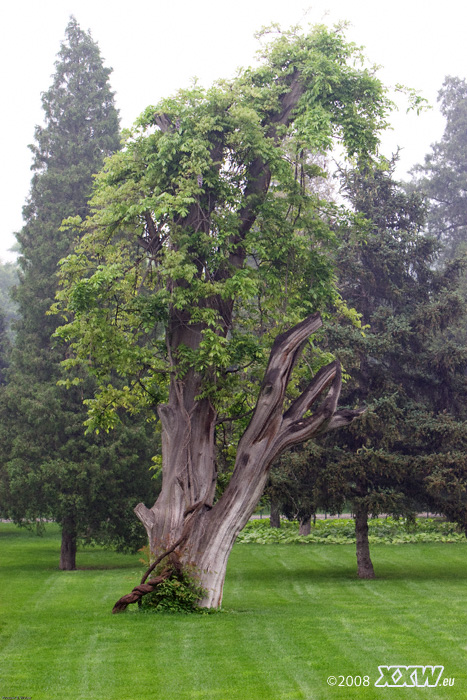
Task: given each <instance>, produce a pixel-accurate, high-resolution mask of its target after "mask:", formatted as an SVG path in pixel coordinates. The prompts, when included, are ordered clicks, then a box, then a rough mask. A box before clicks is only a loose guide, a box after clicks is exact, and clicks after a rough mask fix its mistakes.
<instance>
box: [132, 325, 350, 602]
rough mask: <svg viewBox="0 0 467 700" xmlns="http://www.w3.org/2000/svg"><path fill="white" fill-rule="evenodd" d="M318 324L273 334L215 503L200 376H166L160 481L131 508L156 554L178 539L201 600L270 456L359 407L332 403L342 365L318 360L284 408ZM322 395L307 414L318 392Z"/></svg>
mask: <svg viewBox="0 0 467 700" xmlns="http://www.w3.org/2000/svg"><path fill="white" fill-rule="evenodd" d="M320 325H321V320H320V318H319V316H317V315H315V316H311V317H309V318H308V319H305V321H303V322H302V323H300V324H298V325H297V326H295V327H294V328H292V329H291V330H290V331H288V332H287V333H284V334H283V335H281V336H278V337H277V338H276V341H275V343H274V346H273V348H272V350H271V356H270V360H269V364H268V368H267V370H266V374H265V377H264V381H263V384H262V386H261V389H260V393H259V397H258V401H257V404H256V408H255V411H254V413H253V417H252V419H251V422H250V424H249V426H248V428H247V429H246V431H245V433H244V434H243V436H242V438H241V440H240V442H239V445H238V449H237V459H236V464H235V469H234V472H233V474H232V477H231V479H230V482H229V484H228V485H227V488H226V489H225V491H224V493H223V495H222V497H221V498H220V499H219V501H218V502H217V503H216V504H215V505H213V500H214V493H215V486H216V478H217V474H216V466H215V459H214V455H215V451H214V427H215V423H216V419H217V415H216V412H215V410H214V408H213V407H212V405H211V404H210V402H209V400H208V399H197V396H199V394H200V393H201V392H200V388H201V381H200V378H199V377H197V376H196V375H195V373H194V372H188V373H187V374H186V375H185V377H184V378H183V380H177V379H176V378H172V382H171V388H170V394H169V401H168V403H167V404H166V405H164V406H161V407H159V415H160V418H161V423H162V458H163V482H162V490H161V493H160V496H159V498H158V500H157V501H156V503H155V504H154V506H153V507H152V508H151V509H148V508H146V507H145V506H144V505H143V504H139V505H138V506H137V507H136V508H135V512H136V514H137V515H138V517H139V518H140V520H141V521H142V522H143V524H144V526H145V527H146V530H147V532H148V536H149V541H150V543H151V549H152V551H153V553H154V555H155V556H156V557H157V556H160V555H161V554H162V553H163V552H164V551H167V550H168V549H169V548H171V547H173V546H174V544H175V543H177V542H178V545H177V547H176V549H175V551H174V552H173V554H172V555H171V556H175V557H176V558H177V562H178V564H179V565H180V566H181V567H182V568H188V569H191V570H193V569H194V570H195V572H196V573H197V576H198V578H199V581H200V584H201V586H202V587H203V588H204V589H205V590H206V595H205V597H204V598H203V600H202V601H201V605H203V606H205V607H215V608H216V607H219V606H220V605H221V602H222V591H223V585H224V577H225V571H226V566H227V560H228V557H229V554H230V551H231V549H232V547H233V544H234V542H235V539H236V538H237V535H238V533H239V532H240V530H241V529H242V528H243V527H244V526H245V524H246V523H247V521H248V519H249V518H250V517H251V515H252V513H253V512H254V509H255V508H256V506H257V504H258V501H259V499H260V498H261V496H262V494H263V491H264V488H265V486H266V482H267V479H268V474H269V467H270V465H271V463H272V462H273V460H274V459H275V457H277V455H278V454H280V453H281V452H282V451H283V450H285V449H286V448H287V447H289V446H291V445H293V444H297V443H299V442H303V441H304V440H308V439H310V438H311V437H313V436H314V435H317V434H319V433H321V432H326V431H327V430H330V429H333V428H337V427H340V426H343V425H347V424H348V423H350V422H351V421H352V420H353V419H354V418H355V417H357V416H358V415H360V414H361V413H362V412H363V410H362V409H359V410H357V411H346V410H344V411H337V410H336V409H337V400H338V397H339V393H340V387H341V378H340V367H339V365H338V363H336V362H334V363H332V364H330V365H328V366H327V367H323V368H322V369H321V370H320V371H319V372H318V374H317V375H316V376H315V378H314V379H313V380H312V382H311V383H310V385H309V387H308V388H307V389H306V390H305V391H304V392H303V394H302V395H301V396H299V397H298V398H297V399H296V400H295V401H294V402H293V403H292V405H291V406H290V407H289V408H288V410H287V411H285V413H283V402H284V398H285V391H286V388H287V385H288V382H289V380H290V375H291V372H292V369H293V367H294V365H295V363H296V361H297V359H298V356H299V353H300V351H301V347H302V345H303V342H304V341H305V340H306V339H307V338H308V337H309V335H310V334H311V333H313V332H314V331H315V330H316V329H317V328H319V326H320ZM326 391H327V396H326V398H325V399H324V400H323V401H322V402H321V404H320V405H318V408H316V409H315V410H314V412H313V414H312V415H311V416H308V415H307V416H306V417H304V416H305V414H307V413H308V411H309V410H310V408H311V406H312V405H313V404H316V401H317V399H318V398H319V397H320V396H321V395H322V394H323V393H324V392H326Z"/></svg>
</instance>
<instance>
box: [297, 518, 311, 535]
mask: <svg viewBox="0 0 467 700" xmlns="http://www.w3.org/2000/svg"><path fill="white" fill-rule="evenodd" d="M310 532H311V515H304V516H303V517H302V518H300V525H299V528H298V534H299V535H309V534H310Z"/></svg>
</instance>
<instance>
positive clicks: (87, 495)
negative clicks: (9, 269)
mask: <svg viewBox="0 0 467 700" xmlns="http://www.w3.org/2000/svg"><path fill="white" fill-rule="evenodd" d="M55 66H56V71H55V75H54V77H53V83H52V85H51V87H50V89H49V90H48V91H47V92H45V93H43V95H42V104H43V109H44V116H45V123H44V125H43V126H38V127H36V131H35V143H34V145H33V146H31V149H32V152H33V154H34V160H33V165H32V169H33V170H34V176H33V178H32V184H31V192H30V196H29V200H28V203H27V205H26V207H25V208H24V219H25V225H24V227H23V229H22V230H21V231H20V232H19V233H18V234H17V238H18V242H19V248H20V258H19V264H20V268H21V272H20V280H19V284H18V286H17V287H16V290H15V299H16V301H17V303H18V308H19V314H20V318H19V321H18V323H17V325H16V344H15V348H14V351H13V353H12V360H11V367H10V369H9V373H8V386H7V388H6V390H5V392H6V393H5V396H4V397H3V401H2V424H3V425H2V430H3V431H6V435H5V440H4V441H3V442H2V448H1V450H2V462H3V464H4V468H3V483H2V493H1V500H2V504H3V509H4V510H5V511H6V512H7V513H8V514H9V516H10V517H12V518H13V519H14V520H15V521H16V522H20V523H21V522H31V521H37V520H38V519H43V518H51V519H54V520H56V521H57V522H59V523H60V525H61V527H62V553H61V560H60V568H62V569H72V568H74V567H75V554H76V546H77V540H78V538H79V537H85V538H87V539H93V538H94V539H109V538H111V539H113V540H114V541H117V543H119V542H120V543H123V542H125V544H126V545H130V546H131V545H132V544H135V542H136V541H140V536H138V537H137V538H136V540H135V538H134V537H133V536H132V531H133V530H134V527H133V525H132V514H131V507H132V506H134V505H135V504H136V503H137V502H138V501H139V500H141V498H146V497H151V496H152V495H153V493H154V488H153V482H151V479H150V475H149V470H148V464H150V455H151V451H150V447H149V444H150V443H149V439H148V438H149V435H148V431H149V430H150V428H149V426H147V425H146V423H145V422H143V423H140V424H139V425H135V424H132V423H131V422H130V421H126V423H125V424H122V427H121V430H120V431H119V433H118V435H114V436H111V437H109V436H106V435H105V436H96V437H91V436H85V435H84V427H83V422H84V420H85V416H86V414H85V410H84V408H83V405H82V400H83V394H82V390H81V388H76V387H74V389H72V390H71V391H69V392H67V391H66V390H65V389H64V388H63V387H61V386H57V382H58V381H59V380H60V377H61V369H60V362H61V361H62V360H63V359H64V357H65V355H66V352H67V350H66V348H65V347H64V345H63V344H62V345H59V344H57V341H52V340H51V335H52V333H53V332H54V331H55V328H56V325H57V320H56V317H54V316H50V315H48V313H47V312H48V309H49V307H50V305H51V304H52V302H53V300H54V297H55V293H56V291H57V286H58V277H57V263H58V261H59V260H60V258H61V257H63V256H64V255H66V254H67V253H69V252H70V251H71V250H72V248H73V238H72V237H70V233H69V232H67V231H63V230H62V229H61V223H62V220H63V219H64V218H65V217H67V216H69V215H70V214H71V213H76V212H79V213H80V214H81V215H82V216H86V214H87V213H88V205H87V199H88V196H89V195H90V192H91V189H92V184H93V174H94V173H96V172H97V171H98V170H99V169H100V168H101V166H102V164H103V161H104V158H105V157H106V156H108V155H110V154H111V153H113V152H115V151H116V150H118V148H119V120H118V113H117V110H116V108H115V105H114V98H113V93H112V92H111V89H110V86H109V75H110V72H111V71H110V69H108V68H105V67H104V65H103V62H102V58H101V56H100V52H99V48H98V46H97V44H96V43H95V41H94V40H93V39H92V38H91V35H90V34H89V33H86V32H84V31H82V30H81V29H80V27H79V25H78V23H77V22H76V20H75V19H74V18H71V20H70V22H69V24H68V26H67V28H66V37H65V41H64V42H63V43H62V46H61V49H60V52H59V54H58V59H57V62H56V64H55ZM88 381H89V380H88ZM109 523H112V525H109ZM141 534H142V532H140V535H141Z"/></svg>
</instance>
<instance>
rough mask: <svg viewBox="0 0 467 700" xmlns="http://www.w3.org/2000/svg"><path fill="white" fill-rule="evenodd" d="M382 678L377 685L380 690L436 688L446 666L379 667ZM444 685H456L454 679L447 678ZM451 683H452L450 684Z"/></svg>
mask: <svg viewBox="0 0 467 700" xmlns="http://www.w3.org/2000/svg"><path fill="white" fill-rule="evenodd" d="M378 670H379V672H380V674H381V675H380V677H379V678H378V680H377V681H376V683H375V685H377V686H379V687H380V688H381V687H383V686H387V687H388V688H402V687H407V688H410V687H412V688H413V687H418V688H423V687H424V686H428V687H430V688H435V687H436V686H437V685H438V683H439V682H440V680H441V676H442V675H443V671H444V666H378ZM445 681H448V683H446V682H444V683H443V685H448V684H449V685H454V679H453V678H446V679H445ZM450 681H451V682H450Z"/></svg>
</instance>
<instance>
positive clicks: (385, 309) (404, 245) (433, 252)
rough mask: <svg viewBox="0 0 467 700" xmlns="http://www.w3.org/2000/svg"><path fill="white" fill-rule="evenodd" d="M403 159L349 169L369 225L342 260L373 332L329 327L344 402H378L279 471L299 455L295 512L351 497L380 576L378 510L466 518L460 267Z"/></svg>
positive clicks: (347, 290) (361, 565)
mask: <svg viewBox="0 0 467 700" xmlns="http://www.w3.org/2000/svg"><path fill="white" fill-rule="evenodd" d="M394 165H395V163H394V162H392V163H390V164H387V165H386V167H376V168H373V169H371V168H369V169H366V170H365V171H352V172H350V173H346V174H345V189H346V193H347V196H348V197H349V199H350V201H351V203H352V205H353V207H354V208H355V210H356V211H357V212H358V213H359V214H360V215H361V216H363V217H364V219H363V220H362V222H361V223H362V225H363V231H360V233H358V232H356V231H355V230H349V232H348V235H347V236H346V241H345V243H344V245H342V246H341V248H340V250H339V254H338V260H337V267H338V271H339V272H338V274H339V279H340V289H341V291H342V294H343V296H344V298H345V299H346V301H347V302H348V303H349V304H351V305H353V306H354V307H355V308H357V309H358V310H359V311H360V313H361V314H362V323H363V327H364V333H362V332H361V330H359V329H357V328H355V327H352V326H349V325H348V324H344V325H342V324H341V325H340V326H333V327H332V328H329V329H328V334H327V335H328V343H329V346H330V348H332V349H333V350H334V351H335V352H336V353H337V355H338V356H339V358H340V360H341V361H342V363H343V365H344V367H345V368H346V370H347V371H348V372H350V374H351V377H352V380H351V381H350V382H349V383H348V384H347V385H346V386H345V387H344V390H343V397H345V398H344V401H346V402H347V404H348V405H349V406H353V405H355V404H362V403H364V404H366V405H367V407H368V410H367V411H366V413H365V414H364V415H363V416H362V419H361V420H360V421H359V422H357V423H355V424H352V425H351V426H349V427H348V428H344V429H343V430H342V431H339V432H338V433H335V434H333V435H329V436H327V437H326V438H325V439H323V440H320V441H318V443H317V444H312V443H310V444H306V445H305V446H303V447H300V448H296V449H295V450H294V453H293V454H292V455H289V456H287V455H285V456H283V457H282V458H281V459H282V462H283V463H284V461H285V464H283V465H282V469H279V470H277V468H276V470H275V471H273V476H274V478H275V480H276V483H277V482H278V481H279V480H280V478H283V475H284V468H285V471H286V472H287V463H288V462H289V463H290V462H292V463H293V473H294V475H295V482H294V483H293V484H292V488H290V486H289V487H288V490H287V489H286V488H284V487H282V493H283V495H284V496H287V495H288V498H287V500H285V501H284V503H283V510H284V512H285V513H286V514H289V513H291V512H292V513H294V512H295V513H297V514H298V516H299V517H301V518H305V516H307V517H309V515H311V514H313V512H316V509H317V508H318V507H319V508H330V509H332V511H333V512H339V511H340V509H341V508H342V506H343V504H344V502H345V501H347V502H350V503H351V505H352V510H353V513H354V515H355V525H356V539H357V563H358V572H359V576H360V577H361V578H372V577H373V576H374V571H373V565H372V562H371V558H370V550H369V543H368V517H369V515H378V514H380V513H391V514H393V515H405V516H408V517H412V516H413V514H414V513H415V512H416V511H417V509H425V508H427V507H429V508H433V509H435V511H436V512H445V513H449V514H450V515H452V516H453V517H455V518H456V519H458V520H460V521H462V522H463V524H464V523H465V515H464V514H465V497H464V501H463V500H462V492H463V493H464V494H465V484H466V476H467V471H466V466H467V461H466V459H465V457H464V456H463V454H462V451H463V450H464V449H465V444H466V442H467V432H466V430H465V425H464V424H463V423H462V419H463V418H464V417H465V409H464V405H465V391H466V386H467V385H466V381H465V367H466V361H467V353H466V352H465V350H464V348H463V347H462V346H460V345H459V344H458V343H457V341H456V336H457V330H458V326H459V323H460V322H462V317H463V304H462V300H461V296H460V294H459V291H458V285H459V274H460V270H461V268H460V266H459V265H457V264H453V265H451V266H449V267H448V268H446V269H445V270H438V269H435V267H434V263H435V261H436V260H437V256H438V253H439V249H440V245H439V244H438V243H437V242H436V240H435V239H434V238H428V237H426V236H425V235H423V225H424V221H425V217H424V207H423V203H422V200H421V198H420V197H419V195H418V194H416V193H413V194H407V193H406V192H405V191H404V189H403V188H402V186H401V185H399V184H398V183H396V182H395V181H394V180H393V177H392V173H393V170H394ZM454 455H455V457H454ZM454 463H455V465H456V468H455V470H453V466H454ZM277 471H278V473H277ZM289 472H290V469H289ZM297 475H298V477H299V481H298V480H297ZM289 482H290V479H289ZM307 509H308V510H307Z"/></svg>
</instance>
